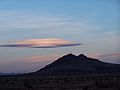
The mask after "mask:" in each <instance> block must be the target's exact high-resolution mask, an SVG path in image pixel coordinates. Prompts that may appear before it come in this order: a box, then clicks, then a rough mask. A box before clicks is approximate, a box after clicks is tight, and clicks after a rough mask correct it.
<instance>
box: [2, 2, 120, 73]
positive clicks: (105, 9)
mask: <svg viewBox="0 0 120 90" xmlns="http://www.w3.org/2000/svg"><path fill="white" fill-rule="evenodd" d="M119 5H120V1H119V0H0V72H8V73H10V72H15V73H19V72H20V73H23V72H32V71H36V70H38V69H40V68H41V67H43V66H45V65H47V64H49V63H51V62H52V61H54V60H56V59H57V58H59V57H61V56H63V55H65V54H68V53H70V52H72V53H73V54H76V55H79V54H81V53H83V54H85V55H87V56H90V57H93V58H98V59H100V60H101V61H105V62H109V63H117V64H118V63H119V64H120V46H119V41H120V40H119V33H120V31H119V29H120V25H119V24H120V12H119V9H120V7H119Z"/></svg>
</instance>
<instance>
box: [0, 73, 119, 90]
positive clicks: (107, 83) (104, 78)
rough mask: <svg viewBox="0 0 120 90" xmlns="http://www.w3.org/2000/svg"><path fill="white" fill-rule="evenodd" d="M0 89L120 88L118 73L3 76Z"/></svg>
mask: <svg viewBox="0 0 120 90" xmlns="http://www.w3.org/2000/svg"><path fill="white" fill-rule="evenodd" d="M0 90H120V74H112V75H110V74H109V75H107V74H104V75H72V76H28V75H23V76H4V77H0Z"/></svg>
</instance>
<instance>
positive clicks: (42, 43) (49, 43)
mask: <svg viewBox="0 0 120 90" xmlns="http://www.w3.org/2000/svg"><path fill="white" fill-rule="evenodd" d="M78 45H82V44H78V43H73V42H72V41H67V40H63V39H57V38H47V39H28V40H21V41H16V42H13V43H12V44H6V45H0V47H29V48H56V47H67V46H78Z"/></svg>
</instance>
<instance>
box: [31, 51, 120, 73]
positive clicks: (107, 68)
mask: <svg viewBox="0 0 120 90" xmlns="http://www.w3.org/2000/svg"><path fill="white" fill-rule="evenodd" d="M114 73H115V74H117V73H120V64H112V63H107V62H102V61H100V60H98V59H93V58H89V57H87V56H85V55H84V54H80V55H79V56H75V55H73V54H71V53H70V54H67V55H65V56H63V57H61V58H59V59H58V60H56V61H54V62H53V63H51V64H49V65H47V66H45V67H44V68H42V69H40V70H38V71H37V72H35V73H33V74H39V75H76V74H78V75H79V74H114Z"/></svg>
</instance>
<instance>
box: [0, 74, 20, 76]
mask: <svg viewBox="0 0 120 90" xmlns="http://www.w3.org/2000/svg"><path fill="white" fill-rule="evenodd" d="M19 74H20V73H0V76H4V75H19Z"/></svg>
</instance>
